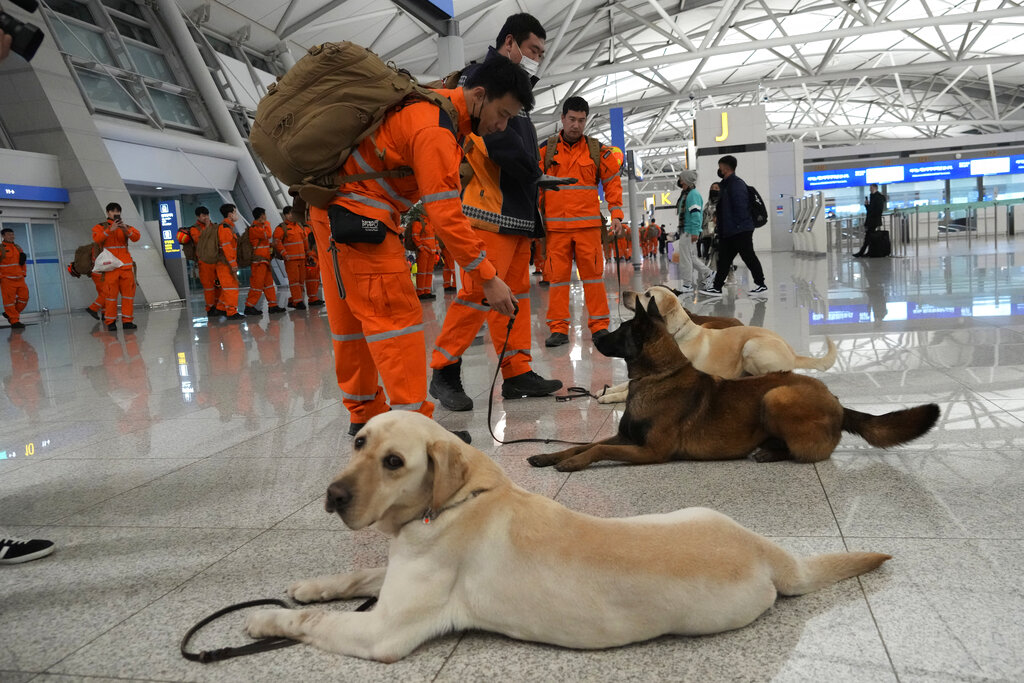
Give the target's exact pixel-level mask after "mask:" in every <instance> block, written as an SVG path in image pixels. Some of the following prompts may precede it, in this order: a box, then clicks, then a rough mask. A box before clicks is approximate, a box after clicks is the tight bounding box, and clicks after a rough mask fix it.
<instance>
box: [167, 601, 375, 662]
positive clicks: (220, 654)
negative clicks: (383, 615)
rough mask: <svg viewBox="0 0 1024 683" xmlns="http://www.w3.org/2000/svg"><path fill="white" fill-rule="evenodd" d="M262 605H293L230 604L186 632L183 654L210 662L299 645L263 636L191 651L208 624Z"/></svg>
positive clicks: (362, 608) (369, 604)
mask: <svg viewBox="0 0 1024 683" xmlns="http://www.w3.org/2000/svg"><path fill="white" fill-rule="evenodd" d="M376 603H377V598H370V599H368V600H366V601H365V602H364V603H363V604H361V605H359V607H357V608H356V609H355V611H356V612H365V611H367V610H369V609H370V608H371V607H373V606H374V605H375V604H376ZM260 605H275V606H277V607H284V608H286V609H290V608H291V605H289V604H288V603H286V602H284V601H283V600H276V599H273V598H271V599H267V600H250V601H248V602H240V603H238V604H237V605H230V606H228V607H225V608H224V609H221V610H217V611H216V612H214V613H213V614H211V615H210V616H208V617H206V618H205V619H203V620H202V621H200V622H199V623H198V624H196V625H195V626H193V627H192V628H190V629H189V630H188V633H186V634H185V637H184V638H182V639H181V656H182V657H184V658H185V659H187V660H189V661H190V662H199V663H200V664H210V663H212V662H222V661H224V660H225V659H231V658H232V657H244V656H245V655H253V654H256V653H257V652H269V651H270V650H278V649H280V648H282V647H291V646H292V645H298V644H299V641H297V640H292V639H291V638H283V637H277V638H261V639H260V640H256V641H253V642H251V643H249V644H247V645H240V646H238V647H222V648H219V649H217V650H203V651H201V652H189V651H188V649H187V648H188V642H189V641H190V640H191V639H192V637H193V636H194V635H195V634H196V633H198V632H199V630H200V629H202V628H203V627H204V626H206V625H207V624H210V623H211V622H214V621H216V620H217V619H220V618H221V617H223V616H224V615H225V614H231V613H232V612H237V611H238V610H243V609H248V608H250V607H259V606H260Z"/></svg>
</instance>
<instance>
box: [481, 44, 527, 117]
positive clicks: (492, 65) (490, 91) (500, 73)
mask: <svg viewBox="0 0 1024 683" xmlns="http://www.w3.org/2000/svg"><path fill="white" fill-rule="evenodd" d="M477 87H483V89H484V93H485V94H486V95H487V99H488V100H495V99H498V98H499V97H504V96H505V95H508V94H509V93H511V94H512V96H513V97H515V98H516V99H517V100H518V101H519V104H520V105H522V107H523V111H530V110H531V109H533V102H534V100H533V87H532V86H531V85H530V77H529V76H527V75H526V72H525V71H523V70H522V69H520V68H519V65H518V64H513V63H512V61H511V60H509V59H507V58H505V57H502V56H501V55H495V56H494V57H492V58H491V59H487V60H484V62H483V63H482V64H480V66H479V67H477V68H476V70H475V71H473V73H472V74H470V76H469V78H467V79H466V85H465V86H464V89H465V90H472V89H473V88H477Z"/></svg>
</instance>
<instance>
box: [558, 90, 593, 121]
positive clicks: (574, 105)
mask: <svg viewBox="0 0 1024 683" xmlns="http://www.w3.org/2000/svg"><path fill="white" fill-rule="evenodd" d="M571 111H581V112H583V113H584V114H586V115H587V116H590V105H589V104H587V101H586V100H585V99H583V98H582V97H580V96H579V95H573V96H572V97H570V98H569V99H567V100H566V101H565V102H564V103H563V104H562V116H565V115H566V114H568V113H569V112H571Z"/></svg>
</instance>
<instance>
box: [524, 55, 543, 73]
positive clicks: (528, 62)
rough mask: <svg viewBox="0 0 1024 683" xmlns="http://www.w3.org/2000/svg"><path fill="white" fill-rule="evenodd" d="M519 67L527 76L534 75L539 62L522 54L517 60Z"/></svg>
mask: <svg viewBox="0 0 1024 683" xmlns="http://www.w3.org/2000/svg"><path fill="white" fill-rule="evenodd" d="M519 68H521V69H522V70H523V71H525V72H526V75H527V76H536V75H537V70H538V69H540V62H537V61H534V60H532V59H530V58H529V57H527V56H526V55H523V58H522V59H521V60H520V61H519Z"/></svg>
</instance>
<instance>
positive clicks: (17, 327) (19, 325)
mask: <svg viewBox="0 0 1024 683" xmlns="http://www.w3.org/2000/svg"><path fill="white" fill-rule="evenodd" d="M11 329H12V330H23V329H25V323H23V322H16V323H11Z"/></svg>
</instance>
